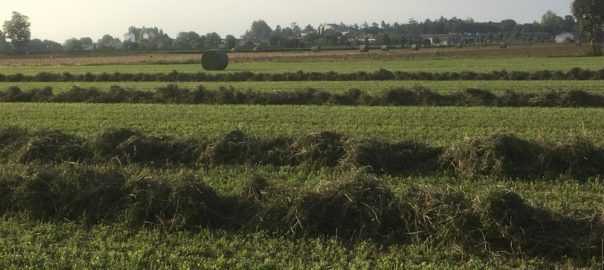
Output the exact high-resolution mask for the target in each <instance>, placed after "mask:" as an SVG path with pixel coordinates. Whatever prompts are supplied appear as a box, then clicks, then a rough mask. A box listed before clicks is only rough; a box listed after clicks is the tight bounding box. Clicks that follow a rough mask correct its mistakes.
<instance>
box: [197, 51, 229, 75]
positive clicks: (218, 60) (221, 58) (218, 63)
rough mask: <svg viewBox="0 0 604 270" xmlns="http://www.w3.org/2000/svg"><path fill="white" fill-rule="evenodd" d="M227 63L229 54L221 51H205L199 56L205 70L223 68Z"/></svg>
mask: <svg viewBox="0 0 604 270" xmlns="http://www.w3.org/2000/svg"><path fill="white" fill-rule="evenodd" d="M228 65H229V56H228V55H227V54H226V53H225V52H222V51H218V50H212V51H207V52H205V53H204V54H203V55H202V56H201V66H202V67H203V69H205V70H225V69H226V68H227V66H228Z"/></svg>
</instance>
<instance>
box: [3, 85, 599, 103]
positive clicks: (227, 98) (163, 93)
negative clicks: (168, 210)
mask: <svg viewBox="0 0 604 270" xmlns="http://www.w3.org/2000/svg"><path fill="white" fill-rule="evenodd" d="M0 102H45V103H46V102H55V103H67V102H75V103H148V104H214V105H216V104H218V105H225V104H247V105H347V106H359V105H364V106H494V107H495V106H496V107H595V108H601V107H604V96H602V95H598V94H591V93H589V92H586V91H580V90H573V91H569V92H563V91H554V90H549V91H544V92H541V93H523V92H520V93H517V92H514V91H506V92H505V93H504V94H503V95H501V96H497V95H495V94H493V93H492V92H490V91H486V90H481V89H466V90H464V91H459V92H455V93H452V94H449V95H446V94H440V93H437V92H435V91H432V90H429V89H421V88H418V89H412V90H408V89H390V90H387V91H383V92H381V93H377V94H374V95H369V94H367V92H365V91H363V90H360V89H350V90H349V91H347V92H345V93H333V92H330V91H318V90H315V89H306V90H295V91H280V92H267V91H253V90H247V91H238V90H234V89H227V88H220V89H218V90H207V89H205V88H204V87H203V86H199V87H197V88H196V89H194V90H189V89H186V88H179V87H178V86H177V85H167V86H165V87H160V88H158V89H157V90H156V91H144V90H132V89H129V90H126V89H123V88H121V87H118V86H113V87H111V89H110V90H109V91H100V90H98V89H96V88H88V89H84V88H79V87H73V88H72V89H70V90H69V91H66V92H60V93H58V94H55V92H54V91H53V90H52V88H50V87H45V88H42V89H31V90H28V91H22V90H21V89H20V88H18V87H10V88H9V89H8V90H7V91H0Z"/></svg>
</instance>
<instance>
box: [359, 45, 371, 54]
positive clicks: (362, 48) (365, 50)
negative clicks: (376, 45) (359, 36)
mask: <svg viewBox="0 0 604 270" xmlns="http://www.w3.org/2000/svg"><path fill="white" fill-rule="evenodd" d="M359 51H360V52H369V45H361V46H360V47H359Z"/></svg>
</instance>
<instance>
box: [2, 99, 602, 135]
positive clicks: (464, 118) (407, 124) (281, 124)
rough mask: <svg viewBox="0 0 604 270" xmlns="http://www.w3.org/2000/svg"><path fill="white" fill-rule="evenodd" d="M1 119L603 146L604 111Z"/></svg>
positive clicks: (87, 112) (69, 107)
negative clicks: (588, 141) (578, 141)
mask: <svg viewBox="0 0 604 270" xmlns="http://www.w3.org/2000/svg"><path fill="white" fill-rule="evenodd" d="M0 115H2V118H0V126H8V125H21V126H24V127H28V128H33V129H48V128H58V129H62V130H65V131H67V132H76V133H78V134H82V135H85V136H92V135H94V134H97V133H99V132H100V131H101V130H104V129H105V128H107V127H116V126H118V127H129V128H135V129H140V130H141V131H143V132H146V133H148V134H163V135H191V134H204V135H208V136H212V137H217V136H219V135H222V134H225V133H227V132H229V131H231V130H233V129H236V128H240V129H242V130H244V131H245V132H248V133H250V134H252V135H256V136H261V137H275V136H277V135H286V136H291V137H299V136H301V135H305V134H308V133H311V132H316V131H323V130H333V131H338V132H343V133H345V134H348V135H355V136H370V137H381V138H384V139H389V140H400V139H412V140H419V141H425V142H428V143H431V144H435V145H447V144H449V143H452V142H455V141H457V140H460V139H462V138H464V137H466V136H470V137H474V136H477V135H484V134H490V133H493V132H494V131H502V130H503V131H507V132H510V133H514V134H516V135H518V136H520V137H522V138H527V139H546V140H547V139H550V140H556V139H561V138H568V137H570V136H572V135H576V134H587V135H588V136H590V137H591V138H592V140H593V141H594V143H597V144H601V143H603V142H604V137H603V136H601V134H602V132H603V131H604V121H601V120H602V119H604V110H601V109H570V108H564V109H562V108H485V107H475V108H456V107H338V106H243V105H241V106H205V105H200V106H195V105H132V104H115V105H95V104H16V103H14V104H6V103H4V104H0Z"/></svg>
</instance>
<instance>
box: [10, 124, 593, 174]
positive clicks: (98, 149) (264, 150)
mask: <svg viewBox="0 0 604 270" xmlns="http://www.w3.org/2000/svg"><path fill="white" fill-rule="evenodd" d="M0 160H1V161H2V162H4V163H17V164H29V163H46V164H60V163H81V164H100V165H102V164H118V165H127V164H141V165H146V166H152V167H165V166H171V165H186V166H221V165H241V164H250V165H254V166H264V165H270V166H303V167H308V168H312V169H320V168H327V167H336V166H351V167H354V168H364V169H366V170H368V171H370V172H374V173H378V174H394V175H396V174H403V175H418V174H419V175H431V174H447V173H454V174H455V175H458V176H460V177H464V178H479V177H485V176H486V177H501V178H508V179H526V180H534V179H542V178H548V177H553V178H555V177H557V176H562V175H565V176H570V177H572V178H574V179H579V180H585V179H588V178H593V177H598V176H604V148H602V147H601V146H597V145H594V144H592V143H591V142H590V141H589V140H588V139H586V138H582V137H576V138H571V139H570V140H568V141H559V142H535V141H529V140H524V139H522V138H519V137H517V136H514V135H511V134H506V133H496V134H492V135H488V136H483V137H475V138H466V139H463V140H461V141H459V142H457V143H454V144H452V145H450V146H448V147H444V148H443V147H433V146H429V145H427V144H424V143H421V142H416V141H405V140H403V141H400V142H388V141H384V140H380V139H378V138H348V137H346V136H344V135H343V134H340V133H337V132H327V131H324V132H316V133H311V134H308V135H306V136H302V137H300V138H288V137H275V138H257V137H253V136H250V135H248V134H245V133H244V132H242V131H241V130H234V131H232V132H230V133H227V134H225V135H224V136H222V137H219V138H214V139H209V138H206V137H203V136H190V137H186V138H174V137H169V136H147V135H145V134H143V133H141V132H138V131H134V130H129V129H114V128H110V129H107V130H105V131H103V132H102V133H101V134H99V135H98V136H96V138H94V139H92V140H88V139H86V138H82V137H79V136H76V135H73V134H69V133H65V132H62V131H60V130H41V131H37V132H29V131H28V130H25V129H20V128H17V127H5V128H3V129H0Z"/></svg>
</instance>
